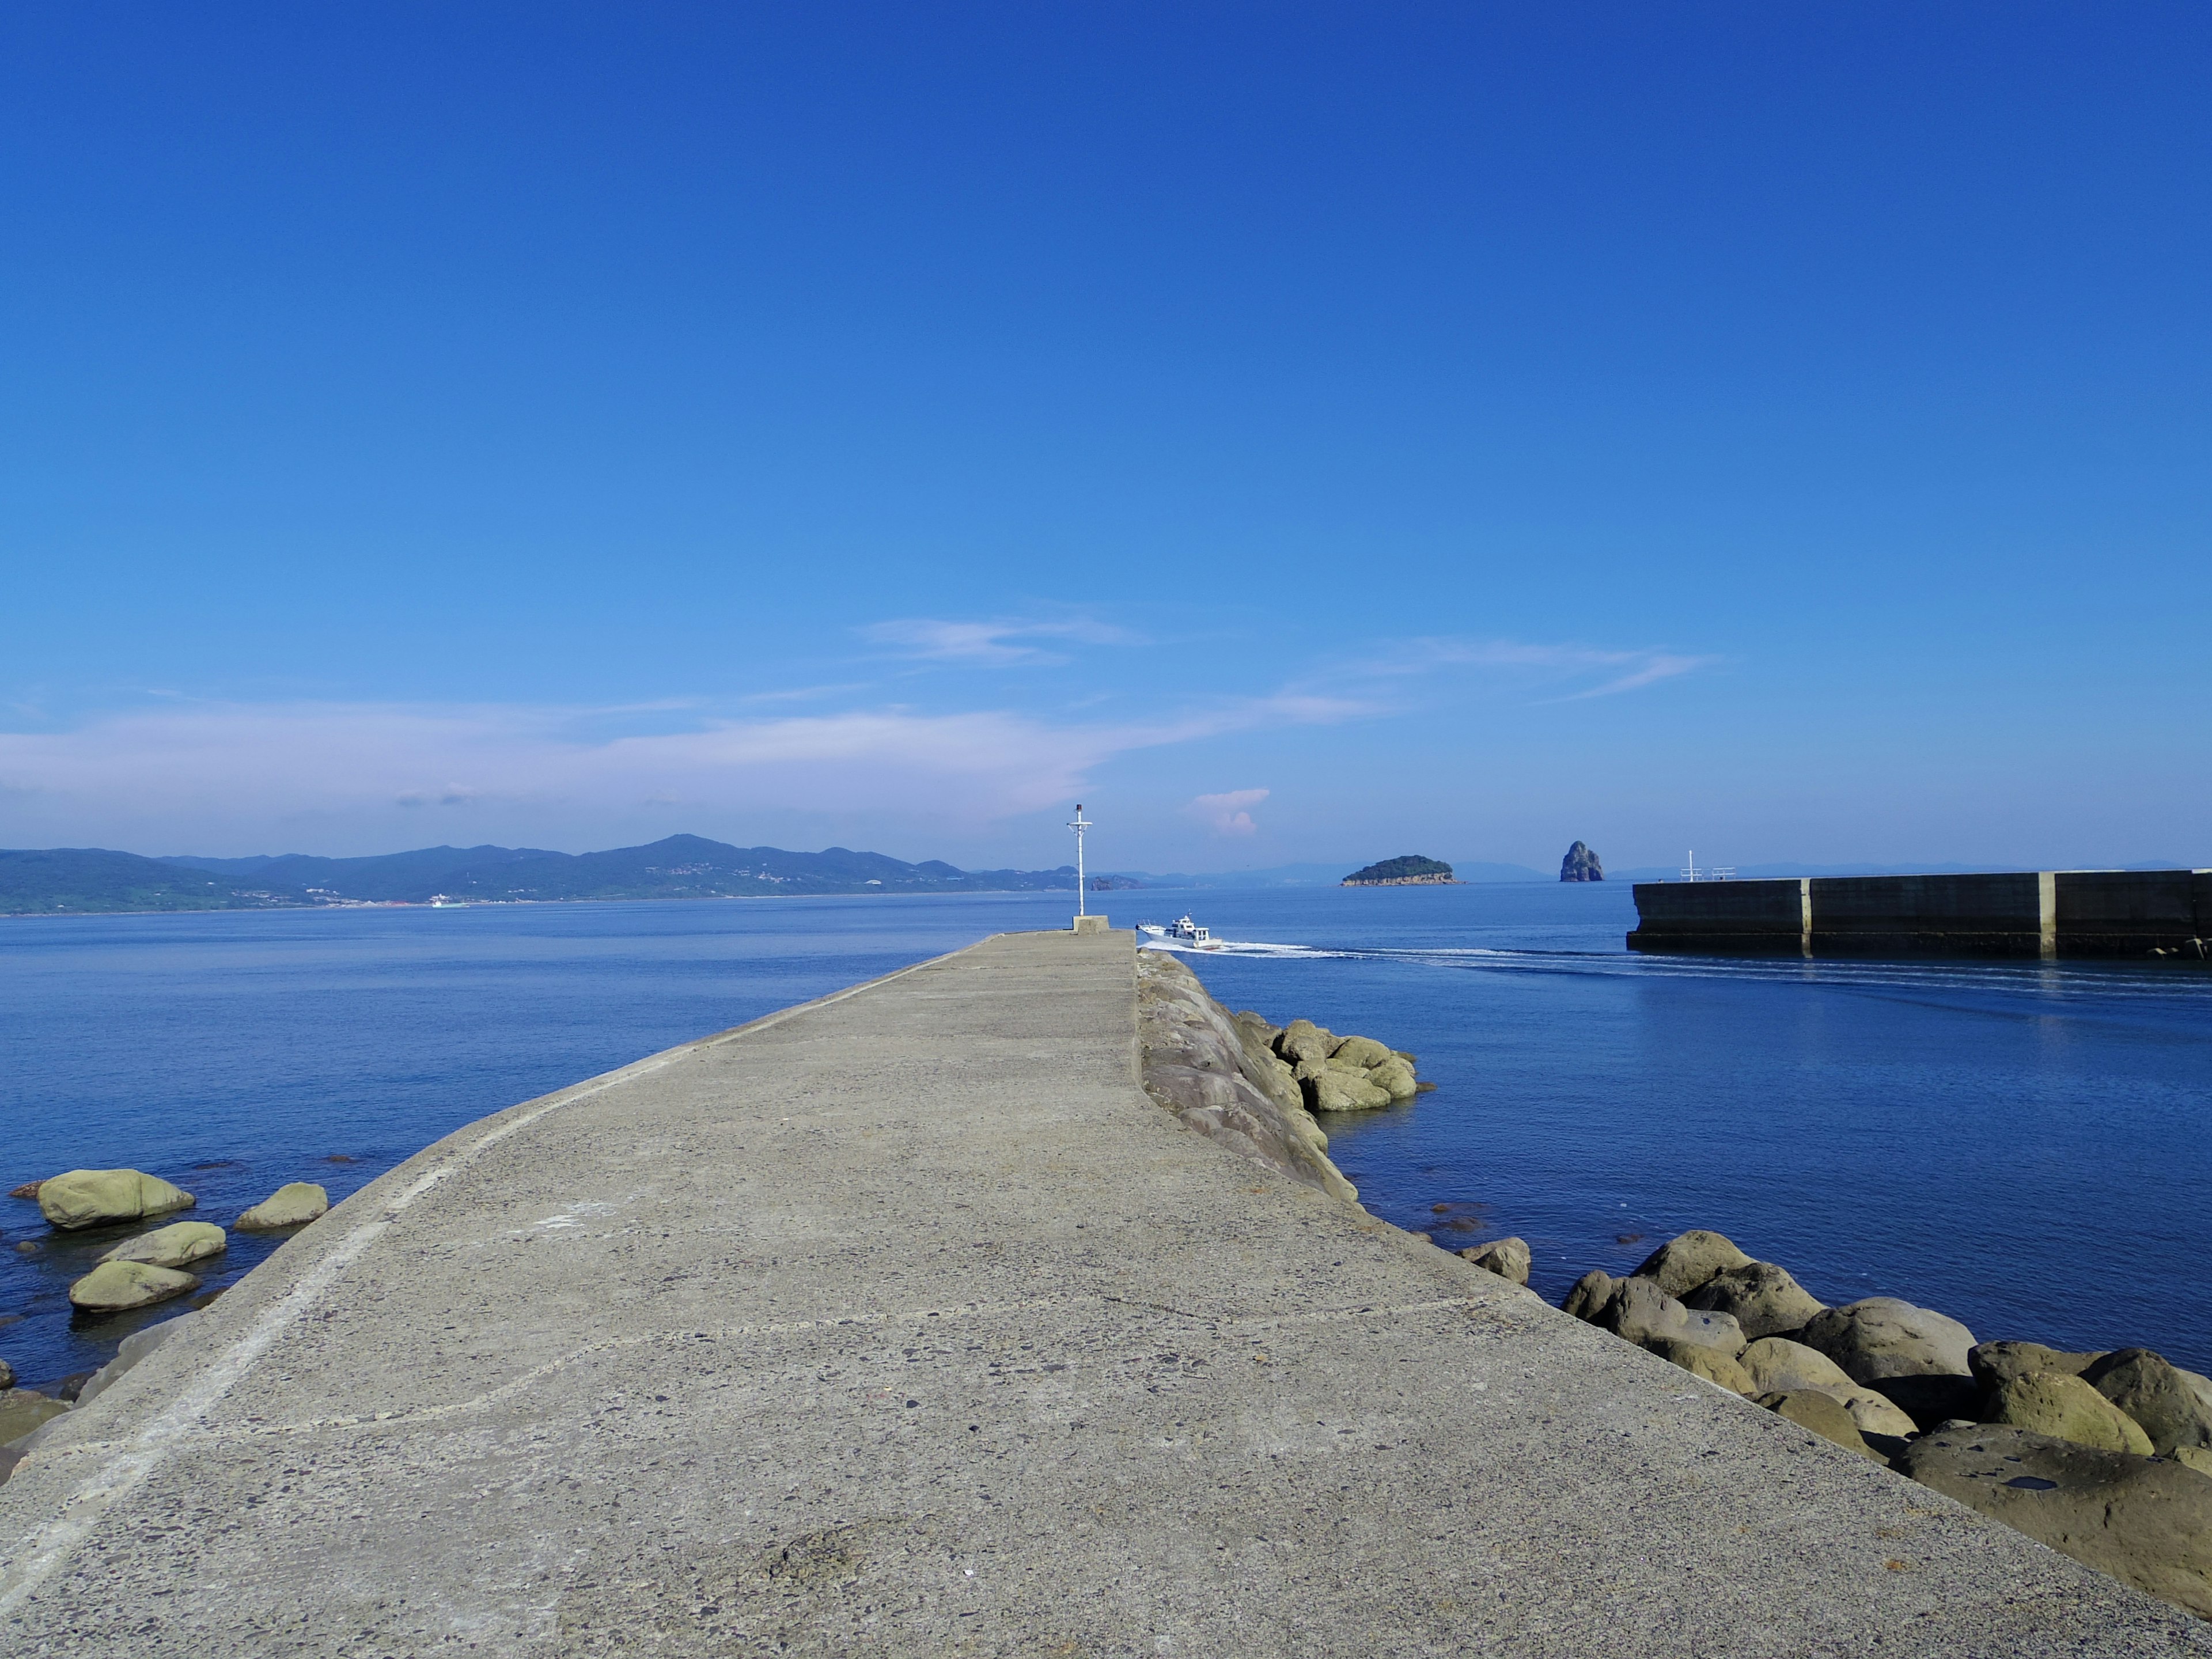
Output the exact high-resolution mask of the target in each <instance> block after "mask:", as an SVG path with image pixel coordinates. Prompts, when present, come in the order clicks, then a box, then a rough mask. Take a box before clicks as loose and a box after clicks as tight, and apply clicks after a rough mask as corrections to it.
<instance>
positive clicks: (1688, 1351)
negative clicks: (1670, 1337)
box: [1652, 1342, 1759, 1395]
mask: <svg viewBox="0 0 2212 1659" xmlns="http://www.w3.org/2000/svg"><path fill="white" fill-rule="evenodd" d="M1652 1352H1654V1353H1656V1354H1657V1355H1658V1356H1659V1357H1660V1358H1662V1359H1664V1360H1667V1361H1668V1362H1669V1363H1670V1364H1676V1365H1680V1367H1681V1368H1682V1369H1683V1370H1686V1371H1687V1372H1689V1373H1690V1375H1691V1376H1702V1377H1704V1378H1705V1381H1706V1382H1708V1383H1719V1384H1720V1385H1721V1387H1723V1389H1727V1390H1728V1391H1729V1393H1730V1394H1741V1395H1755V1394H1757V1393H1758V1392H1759V1386H1758V1384H1756V1383H1753V1381H1752V1380H1751V1373H1750V1372H1748V1371H1747V1370H1744V1368H1743V1367H1742V1366H1741V1365H1739V1364H1736V1362H1735V1360H1733V1359H1731V1358H1729V1357H1728V1355H1727V1354H1726V1353H1724V1352H1722V1351H1721V1350H1720V1349H1718V1348H1708V1347H1703V1346H1699V1344H1697V1343H1695V1342H1662V1343H1660V1344H1659V1345H1658V1346H1656V1347H1655V1348H1653V1349H1652Z"/></svg>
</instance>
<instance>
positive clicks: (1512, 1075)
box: [0, 884, 2212, 1388]
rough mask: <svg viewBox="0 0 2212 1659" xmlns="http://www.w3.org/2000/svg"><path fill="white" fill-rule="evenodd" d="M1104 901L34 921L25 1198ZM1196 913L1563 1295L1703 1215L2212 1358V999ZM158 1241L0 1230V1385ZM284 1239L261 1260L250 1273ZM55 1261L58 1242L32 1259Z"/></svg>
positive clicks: (495, 1077) (110, 1330)
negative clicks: (1387, 1051) (1357, 1047)
mask: <svg viewBox="0 0 2212 1659" xmlns="http://www.w3.org/2000/svg"><path fill="white" fill-rule="evenodd" d="M1072 897H1073V895H1072V894H1062V895H1054V894H1042V895H1036V894H1018V895H1004V896H998V895H992V896H968V895H952V896H915V897H881V898H850V899H842V898H819V899H745V900H721V901H704V902H657V903H584V904H549V905H511V906H509V905H502V906H483V907H471V908H459V909H435V910H434V909H428V908H405V909H343V910H317V911H264V912H258V913H255V912H241V913H234V914H216V915H174V916H118V917H70V918H45V917H40V918H23V919H15V920H5V921H0V1192H5V1191H6V1190H7V1189H8V1188H13V1187H14V1186H15V1185H16V1184H17V1183H19V1182H24V1181H29V1180H35V1179H38V1178H40V1177H42V1176H47V1175H51V1174H53V1173H55V1172H57V1171H58V1170H64V1169H70V1168H78V1167H90V1168H100V1167H110V1166H115V1165H131V1166H136V1167H137V1168H140V1169H143V1170H149V1171H150V1172H152V1173H154V1174H156V1175H160V1176H165V1177H167V1179H169V1180H172V1181H174V1182H177V1183H178V1184H179V1185H180V1186H183V1187H185V1188H187V1189H189V1190H191V1192H193V1193H194V1194H197V1197H198V1200H199V1204H198V1207H197V1209H196V1210H194V1211H192V1212H191V1215H192V1216H194V1217H195V1218H203V1219H209V1220H214V1221H217V1222H221V1223H223V1224H225V1225H228V1223H229V1222H230V1221H231V1220H232V1219H233V1218H234V1217H235V1216H236V1215H237V1213H238V1212H239V1211H240V1210H241V1209H243V1208H244V1207H245V1206H246V1205H248V1204H250V1203H252V1202H254V1201H255V1200H258V1199H260V1198H262V1197H264V1196H266V1195H267V1194H269V1193H270V1191H272V1190H274V1189H275V1188H276V1187H277V1186H279V1185H280V1184H282V1183H283V1182H288V1181H300V1180H307V1181H317V1182H321V1183H322V1184H323V1185H324V1186H325V1187H326V1188H329V1190H330V1193H331V1198H332V1200H333V1201H335V1200H337V1199H340V1198H343V1196H344V1195H345V1194H348V1193H349V1192H351V1191H353V1190H354V1189H355V1188H357V1187H359V1186H361V1185H362V1184H364V1183H365V1182H368V1181H369V1180H371V1179H373V1178H374V1176H377V1175H379V1174H380V1173H382V1172H383V1171H384V1170H386V1169H389V1168H390V1167H391V1166H392V1165H393V1164H397V1163H398V1162H399V1161H400V1160H401V1159H403V1158H406V1157H408V1156H409V1155H410V1154H411V1153H413V1152H416V1150H417V1149H419V1148H420V1147H422V1146H425V1145H427V1144H428V1143H429V1142H430V1141H433V1140H435V1139H438V1138H440V1137H441V1136H442V1135H445V1134H446V1133H449V1132H450V1131H452V1130H453V1129H455V1128H457V1127H460V1126H461V1125H463V1124H465V1123H467V1122H469V1121H471V1120H472V1119H475V1118H477V1117H480V1116H483V1115H484V1114H486V1113H488V1112H493V1111H496V1110H498V1109H501V1108H503V1107H506V1106H508V1105H512V1104H513V1103H515V1102H517V1101H521V1100H526V1099H529V1098H531V1097H534V1096H537V1095H540V1094H544V1093H546V1092H548V1091H551V1090H554V1089H557V1088H560V1087H562V1086H563V1085H567V1084H569V1083H572V1082H574V1081H576V1080H578V1079H581V1078H585V1077H588V1076H591V1075H592V1074H594V1073H599V1072H602V1071H605V1070H607V1069H609V1068H611V1067H612V1066H619V1065H622V1064H624V1063H626V1062H628V1061H629V1060H635V1059H637V1058H638V1057H639V1056H641V1055H643V1054H651V1053H653V1052H654V1051H656V1050H658V1049H660V1048H667V1047H669V1046H671V1044H674V1043H678V1042H684V1041H687V1040H689V1039H690V1038H693V1037H696V1036H704V1035H706V1034H708V1033H710V1032H713V1031H717V1030H724V1029H726V1028H727V1027H729V1026H732V1025H735V1024H739V1023H741V1022H743V1021H745V1020H748V1019H751V1018H756V1017H757V1016H759V1015H761V1014H764V1013H767V1012H771V1011H773V1010H775V1009H776V1008H780V1007H784V1006H788V1005H789V1004H791V1003H793V1002H798V1001H801V1000H805V999H806V998H809V997H812V996H817V995H819V994H823V993H824V992H828V991H830V990H834V989H836V988H837V987H841V986H844V985H849V984H851V983H853V982H854V981H858V980H862V979H866V978H869V977H872V976H873V975H878V974H883V973H886V972H889V971H890V970H891V969H895V968H898V967H901V966H903V965H905V964H907V963H912V962H916V961H920V960H922V959H924V958H926V957H932V956H935V955H938V954H939V953H941V952H944V951H950V950H954V949H957V948H958V947H960V946H962V945H967V944H970V943H972V942H974V941H975V940H976V939H981V938H983V937H985V936H986V935H987V934H990V933H998V932H1003V931H1008V930H1012V929H1018V928H1029V927H1054V926H1058V927H1065V926H1066V913H1067V909H1068V901H1069V899H1070V898H1072ZM1102 900H1103V902H1106V903H1107V904H1109V906H1110V908H1112V909H1113V911H1114V913H1115V920H1116V921H1118V922H1121V923H1124V924H1126V923H1127V922H1129V921H1134V920H1137V919H1138V915H1139V913H1141V914H1142V915H1144V916H1145V917H1146V919H1150V920H1158V921H1170V920H1172V919H1173V917H1174V916H1175V915H1177V914H1179V913H1180V912H1181V911H1182V909H1183V908H1187V907H1188V908H1196V909H1197V910H1198V911H1199V916H1198V919H1199V920H1200V921H1203V922H1206V923H1207V924H1208V925H1209V926H1211V927H1212V929H1213V931H1214V933H1216V934H1217V936H1219V937H1223V938H1225V939H1230V940H1232V941H1235V942H1236V943H1233V944H1232V945H1231V947H1230V948H1229V949H1227V950H1225V951H1220V952H1217V953H1210V954H1207V955H1204V956H1200V957H1188V958H1187V959H1188V960H1190V961H1191V963H1192V965H1193V966H1194V967H1195V968H1196V969H1197V970H1198V972H1199V974H1200V976H1201V977H1202V978H1203V979H1204V980H1205V981H1206V984H1207V985H1208V987H1210V988H1211V989H1212V991H1213V993H1214V994H1215V995H1216V996H1218V998H1219V999H1220V1000H1222V1001H1224V1002H1225V1003H1227V1004H1228V1005H1229V1006H1231V1007H1237V1008H1243V1007H1249V1008H1256V1009H1258V1010H1260V1011H1261V1012H1263V1013H1265V1014H1267V1016H1268V1017H1269V1018H1273V1019H1274V1020H1276V1021H1278V1022H1282V1021H1286V1020H1288V1019H1290V1018H1292V1017H1294V1016H1297V1015H1301V1014H1303V1015H1305V1016H1307V1017H1309V1018H1314V1019H1316V1020H1318V1021H1320V1022H1321V1023H1322V1024H1324V1025H1327V1026H1329V1027H1331V1028H1332V1029H1334V1030H1337V1031H1340V1032H1359V1033H1362V1034H1364V1035H1367V1036H1374V1037H1377V1038H1380V1039H1381V1040H1383V1042H1387V1043H1389V1044H1390V1045H1391V1046H1392V1047H1394V1048H1406V1049H1410V1050H1411V1051H1413V1053H1414V1054H1416V1055H1417V1056H1418V1057H1419V1061H1420V1073H1421V1075H1422V1076H1423V1077H1424V1078H1425V1079H1431V1080H1433V1081H1434V1082H1435V1083H1436V1084H1437V1089H1436V1091H1434V1092H1433V1093H1430V1094H1424V1095H1422V1096H1420V1097H1419V1098H1418V1099H1416V1100H1414V1101H1413V1102H1411V1103H1407V1104H1405V1105H1402V1106H1397V1107H1393V1108H1390V1109H1386V1110H1383V1111H1380V1112H1376V1113H1372V1114H1367V1115H1360V1116H1357V1117H1351V1118H1345V1119H1338V1120H1333V1121H1329V1122H1328V1124H1327V1125H1326V1127H1327V1128H1328V1133H1329V1135H1330V1154H1331V1156H1332V1157H1334V1158H1335V1159H1336V1161H1337V1163H1338V1164H1340V1166H1341V1167H1342V1168H1343V1170H1345V1172H1346V1175H1348V1176H1350V1177H1351V1178H1352V1181H1353V1182H1355V1183H1357V1184H1358V1187H1359V1189H1360V1193H1361V1196H1362V1198H1363V1200H1364V1202H1365V1203H1366V1204H1367V1205H1368V1206H1369V1207H1370V1208H1371V1209H1373V1210H1374V1211H1376V1212H1377V1213H1378V1214H1381V1215H1383V1216H1384V1217H1386V1218H1389V1219H1390V1220H1392V1221H1394V1222H1396V1223H1398V1224H1399V1225H1402V1226H1406V1227H1409V1228H1414V1229H1417V1230H1420V1231H1427V1232H1429V1233H1431V1235H1432V1236H1433V1237H1435V1238H1436V1239H1437V1242H1438V1243H1442V1244H1444V1245H1447V1246H1448V1247H1451V1248H1459V1247H1461V1246H1463V1245H1465V1244H1468V1243H1477V1242H1480V1240H1482V1239H1485V1238H1489V1237H1497V1236H1499V1235H1502V1234H1507V1233H1514V1234H1518V1235H1520V1236H1521V1237H1523V1238H1526V1239H1527V1240H1528V1243H1529V1244H1530V1246H1531V1247H1532V1248H1533V1249H1534V1254H1535V1270H1534V1285H1535V1287H1536V1288H1537V1289H1538V1290H1539V1291H1541V1292H1542V1293H1543V1294H1544V1295H1546V1296H1547V1297H1549V1298H1551V1299H1553V1300H1554V1301H1556V1300H1557V1299H1558V1298H1559V1296H1560V1295H1561V1294H1562V1293H1563V1292H1564V1291H1565V1289H1566V1287H1567V1286H1568V1285H1570V1284H1571V1283H1572V1282H1573V1281H1574V1279H1576V1278H1577V1276H1578V1275H1580V1274H1581V1273H1583V1272H1584V1271H1585V1270H1586V1269H1588V1268H1590V1267H1604V1268H1606V1269H1607V1271H1609V1272H1613V1273H1622V1272H1626V1271H1627V1270H1628V1269H1630V1268H1632V1267H1634V1266H1635V1265H1636V1263H1637V1262H1638V1261H1640V1260H1642V1258H1643V1257H1644V1255H1645V1254H1647V1253H1648V1252H1649V1251H1650V1249H1653V1248H1654V1247H1655V1246H1656V1244H1658V1243H1660V1242H1662V1241H1663V1240H1664V1239H1666V1238H1667V1237H1670V1236H1671V1235H1673V1234H1674V1233H1676V1232H1679V1231H1681V1230H1683V1229H1685V1228H1687V1227H1711V1228H1716V1229H1717V1230H1719V1231H1723V1232H1725V1233H1727V1234H1728V1235H1729V1237H1732V1238H1734V1239H1735V1241H1736V1242H1737V1243H1739V1244H1740V1245H1741V1246H1742V1247H1743V1248H1744V1249H1747V1250H1748V1251H1749V1252H1751V1253H1752V1254H1753V1255H1755V1256H1759V1257H1761V1258H1763V1259H1765V1260H1768V1261H1779V1262H1781V1263H1783V1264H1784V1266H1786V1267H1789V1268H1790V1270H1791V1271H1792V1272H1793V1273H1796V1275H1797V1277H1798V1278H1799V1279H1801V1280H1802V1281H1803V1283H1804V1284H1805V1285H1806V1287H1807V1288H1808V1289H1809V1290H1810V1291H1812V1292H1813V1293H1814V1295H1816V1296H1818V1297H1820V1298H1822V1299H1823V1300H1824V1301H1829V1302H1843V1301H1848V1300H1850V1299H1852V1298H1854V1297H1862V1296H1870V1295H1875V1294H1883V1295H1892V1296H1901V1297H1906V1298H1908V1299H1910V1300H1912V1301H1915V1302H1918V1303H1921V1304H1924V1305H1927V1306H1930V1307H1935V1308H1939V1309H1941V1310H1943V1311H1944V1312H1946V1313H1948V1314H1951V1315H1953V1316H1955V1317H1958V1318H1960V1319H1963V1320H1964V1321H1966V1323H1967V1324H1968V1325H1969V1326H1970V1327H1971V1328H1972V1329H1973V1330H1974V1332H1975V1333H1976V1334H1977V1335H1978V1336H1980V1337H1982V1338H1984V1339H1996V1338H2007V1337H2009V1338H2027V1339H2029V1340H2036V1341H2040V1342H2046V1343H2050V1344H2051V1345H2053V1346H2058V1347H2064V1348H2109V1347H2115V1346H2124V1345H2129V1344H2140V1345H2142V1346H2149V1347H2154V1348H2156V1349H2158V1350H2159V1351H2160V1352H2163V1353H2165V1354H2166V1355H2167V1356H2168V1357H2169V1358H2172V1359H2173V1360H2175V1361H2176V1362H2178V1363H2179V1364H2185V1365H2188V1366H2191V1367H2192V1368H2194V1369H2197V1370H2212V1250H2208V1249H2207V1237H2208V1225H2207V1208H2208V1204H2212V972H2207V971H2206V970H2204V969H2191V968H2187V967H2181V966H2173V967H2159V968H2142V969H2137V968H2131V967H2118V966H2111V965H2103V964H2071V963H2069V964H2063V965H2057V966H2051V965H2041V964H2033V963H2022V964H2012V963H1866V962H1849V963H1844V962H1816V963H1805V962H1799V961H1794V960H1791V961H1771V960H1768V961H1731V960H1724V959H1719V958H1712V957H1635V956H1631V955H1630V954H1629V953H1628V952H1627V951H1626V950H1625V949H1624V948H1623V946H1622V944H1621V937H1622V935H1623V933H1626V930H1627V928H1628V927H1629V926H1630V925H1631V923H1632V920H1633V912H1634V907H1633V903H1632V899H1631V897H1630V894H1629V890H1628V888H1627V886H1626V884H1602V885H1590V886H1567V885H1555V884H1522V885H1469V886H1465V887H1425V888H1424V887H1414V888H1384V889H1367V890H1361V889H1341V888H1328V889H1319V890H1261V891H1243V892H1239V891H1234V890H1214V891H1207V892H1202V893H1200V892H1174V891H1161V892H1158V893H1146V892H1134V893H1131V892H1120V893H1115V894H1112V895H1107V896H1102ZM131 1231H137V1229H135V1228H131V1229H119V1230H112V1231H106V1232H102V1233H100V1234H99V1235H98V1236H96V1237H70V1236H66V1235H59V1234H57V1233H55V1232H54V1231H52V1230H51V1229H49V1228H48V1227H47V1226H46V1224H45V1222H44V1221H43V1220H42V1219H41V1218H40V1215H39V1213H38V1208H37V1206H36V1205H35V1204H34V1203H31V1202H27V1201H25V1200H8V1199H4V1198H0V1358H4V1359H7V1360H8V1361H9V1362H11V1363H12V1364H14V1365H15V1369H16V1370H17V1371H18V1372H19V1373H20V1376H21V1383H23V1384H25V1385H27V1386H32V1387H49V1388H50V1387H52V1386H53V1385H55V1384H56V1383H58V1382H60V1381H61V1380H62V1379H63V1378H64V1377H65V1376H70V1375H71V1374H73V1373H78V1372H82V1371H84V1370H89V1369H91V1368H92V1367H94V1366H96V1365H98V1364H101V1363H103V1362H104V1360H105V1359H106V1358H107V1357H108V1356H109V1355H110V1354H111V1353H112V1351H113V1348H114V1345H115V1344H116V1342H117V1341H118V1340H120V1339H121V1338H122V1336H123V1335H125V1334H127V1333H128V1332H129V1331H131V1330H132V1329H135V1328H137V1327H138V1326H140V1325H142V1324H144V1323H149V1322H154V1321H155V1320H159V1319H162V1318H167V1317H168V1316H171V1315H173V1313H174V1312H175V1311H176V1310H177V1309H178V1306H179V1304H166V1305H164V1306H161V1307H159V1308H155V1309H152V1310H146V1311H144V1312H143V1313H140V1314H137V1315H123V1316H110V1317H105V1318H89V1317H87V1316H82V1315H75V1314H73V1313H72V1311H71V1310H70V1305H69V1303H68V1299H67V1291H68V1285H69V1283H70V1279H73V1278H75V1277H76V1275H78V1274H80V1273H83V1272H85V1271H87V1270H88V1267H89V1266H90V1265H91V1262H92V1261H94V1259H95V1258H96V1257H97V1255H98V1254H99V1253H100V1250H102V1249H106V1248H107V1247H108V1246H109V1245H111V1244H112V1243H114V1242H116V1240H118V1238H120V1237H126V1236H127V1235H128V1234H129V1233H130V1232H131ZM279 1242H281V1241H277V1240H271V1239H268V1238H265V1237H256V1236H254V1235H252V1234H244V1233H235V1232H234V1233H233V1235H232V1244H231V1248H230V1250H229V1253H228V1255H225V1256H222V1257H219V1258H217V1259H216V1260H215V1261H211V1262H208V1263H204V1264H202V1265H201V1267H200V1269H198V1271H200V1272H202V1273H203V1277H204V1280H205V1288H207V1289H210V1290H212V1289H216V1288H219V1287H221V1286H222V1285H225V1284H227V1283H229V1282H231V1281H232V1280H234V1279H235V1278H236V1277H237V1276H238V1275H239V1274H240V1273H243V1272H245V1271H246V1269H248V1268H250V1267H252V1266H253V1265H254V1264H255V1263H256V1262H257V1261H261V1260H263V1259H264V1257H265V1256H266V1255H268V1254H269V1253H270V1250H272V1249H274V1248H276V1243H279ZM22 1246H28V1247H29V1248H28V1249H21V1248H20V1247H22Z"/></svg>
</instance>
